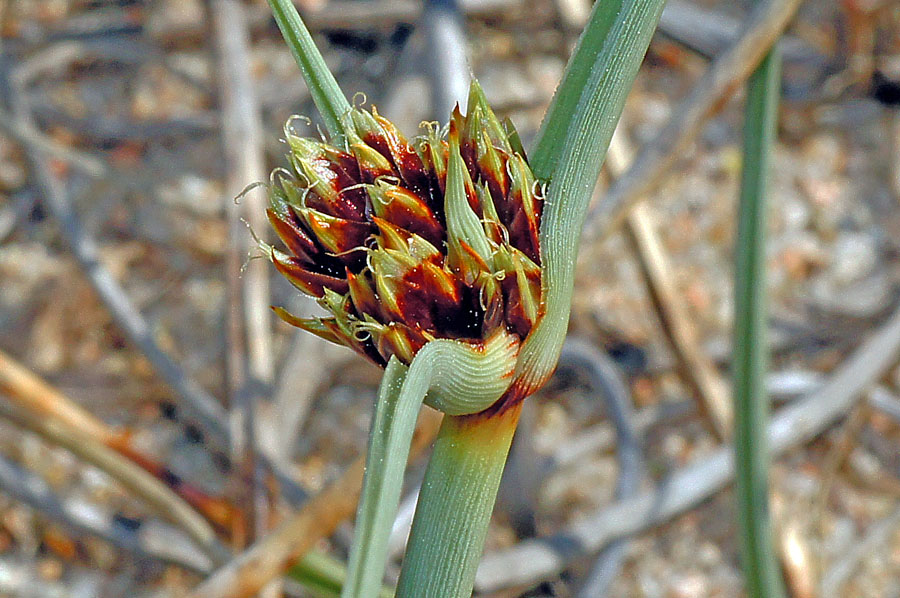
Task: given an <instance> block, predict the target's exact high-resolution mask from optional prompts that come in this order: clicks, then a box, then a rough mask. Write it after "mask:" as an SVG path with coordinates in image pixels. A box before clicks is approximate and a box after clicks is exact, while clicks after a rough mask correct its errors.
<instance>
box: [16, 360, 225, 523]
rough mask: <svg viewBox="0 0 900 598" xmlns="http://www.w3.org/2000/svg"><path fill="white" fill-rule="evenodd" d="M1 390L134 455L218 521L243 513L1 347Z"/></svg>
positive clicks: (40, 413)
mask: <svg viewBox="0 0 900 598" xmlns="http://www.w3.org/2000/svg"><path fill="white" fill-rule="evenodd" d="M0 391H2V392H3V393H4V394H5V395H6V396H7V398H8V399H9V400H10V401H11V402H12V403H13V404H15V405H16V406H17V407H20V408H21V409H24V410H26V411H28V412H29V413H32V414H34V415H35V416H37V417H41V418H52V419H55V420H57V421H59V422H60V423H61V424H63V425H65V426H68V427H69V428H71V429H72V430H75V431H76V432H79V433H81V434H83V435H85V436H87V437H89V438H92V439H94V440H95V441H97V442H99V443H101V444H104V445H106V446H107V447H109V448H111V449H113V450H115V451H117V452H119V453H121V454H122V455H123V456H125V457H127V458H129V459H131V460H132V461H134V462H135V463H136V464H138V465H139V466H140V467H142V468H143V469H145V470H146V471H148V472H149V473H151V474H153V475H154V476H155V477H157V478H158V479H160V480H162V481H164V482H166V483H167V484H169V485H171V486H172V489H173V491H175V492H176V493H177V494H178V495H179V496H180V497H181V498H183V499H184V500H185V501H187V502H188V503H189V504H190V505H191V506H192V507H194V508H195V509H197V510H198V511H200V512H201V513H203V515H205V516H206V517H207V518H209V519H210V520H211V521H213V522H214V523H216V524H217V525H220V526H223V527H227V526H228V525H230V522H231V521H232V520H233V519H234V518H235V517H241V516H242V514H241V513H240V512H238V511H237V510H236V509H235V508H234V507H232V506H231V505H230V504H227V503H225V502H224V501H222V500H219V499H216V498H213V497H211V496H208V495H207V494H205V493H204V492H202V491H201V490H199V489H198V488H195V487H193V486H192V485H190V484H189V483H187V482H184V481H183V480H180V479H178V478H177V477H176V476H175V475H174V474H172V473H171V472H170V471H169V470H168V469H167V468H166V467H165V466H163V465H161V464H159V463H157V462H156V461H154V460H153V459H150V458H149V457H147V456H146V455H144V454H143V453H141V452H139V451H137V450H135V449H134V447H133V446H132V444H131V442H130V438H129V435H128V433H127V432H125V431H119V430H116V429H115V428H113V427H112V426H110V425H108V424H107V423H106V422H104V421H101V420H100V419H98V418H96V417H94V416H93V415H92V414H91V413H89V412H88V411H87V410H85V409H84V408H82V407H81V406H80V405H77V404H75V403H74V402H72V400H71V399H69V398H68V397H66V396H65V395H63V394H62V393H61V392H60V391H59V390H57V389H56V388H54V387H53V386H51V385H50V384H48V383H47V382H45V381H44V380H42V379H41V378H40V377H39V376H37V375H36V374H34V373H33V372H31V371H30V370H28V369H27V368H26V367H24V366H22V365H21V364H19V363H18V362H16V361H15V360H14V359H13V358H11V357H10V356H9V355H6V354H5V353H3V352H2V351H0Z"/></svg>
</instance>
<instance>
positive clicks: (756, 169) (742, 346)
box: [734, 49, 785, 598]
mask: <svg viewBox="0 0 900 598" xmlns="http://www.w3.org/2000/svg"><path fill="white" fill-rule="evenodd" d="M780 75H781V60H780V56H779V54H778V51H777V49H775V50H772V51H771V52H770V54H769V55H768V56H766V58H764V59H763V61H762V63H760V65H759V67H757V69H756V71H755V72H754V73H753V75H751V77H750V79H749V80H748V82H747V104H746V109H745V119H746V120H745V125H744V169H743V173H742V177H741V197H740V206H739V210H738V232H737V249H736V265H735V269H736V272H735V330H734V343H735V345H734V401H735V434H734V442H735V453H736V454H735V459H736V461H735V463H736V468H737V485H736V489H737V502H738V505H737V506H738V519H739V524H740V530H741V548H742V556H743V567H744V578H745V582H746V585H747V595H748V596H750V597H751V598H781V597H783V596H784V595H785V593H784V587H783V582H782V578H781V572H780V569H779V566H778V560H777V558H776V555H775V550H774V548H773V544H772V525H771V517H770V513H769V497H768V468H769V446H768V437H767V435H766V430H767V425H766V424H767V421H768V406H769V402H768V399H767V397H766V392H765V384H764V381H765V372H766V368H767V358H768V356H767V343H766V276H765V274H766V271H765V240H766V202H765V199H766V188H767V180H768V175H769V170H770V163H771V148H772V142H773V140H774V137H775V127H776V122H777V109H778V95H779V91H780Z"/></svg>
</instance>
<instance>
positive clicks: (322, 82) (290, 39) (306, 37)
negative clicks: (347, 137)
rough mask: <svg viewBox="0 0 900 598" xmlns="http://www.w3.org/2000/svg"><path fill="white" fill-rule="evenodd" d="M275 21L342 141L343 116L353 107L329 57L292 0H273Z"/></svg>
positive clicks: (329, 126) (330, 129)
mask: <svg viewBox="0 0 900 598" xmlns="http://www.w3.org/2000/svg"><path fill="white" fill-rule="evenodd" d="M269 6H271V7H272V14H273V15H274V16H275V22H276V23H278V28H279V29H281V35H282V36H284V41H285V42H287V45H288V48H290V50H291V54H293V55H294V60H296V61H297V65H298V66H299V67H300V71H301V72H302V73H303V78H304V79H305V80H306V85H307V87H309V92H310V94H312V98H313V101H314V102H315V103H316V107H317V108H318V109H319V112H320V113H321V114H322V120H324V121H325V127H326V128H327V129H328V133H329V134H330V135H331V136H332V137H333V138H335V140H336V141H338V142H340V140H341V139H342V138H343V135H344V127H343V125H342V124H341V117H343V115H344V114H346V113H347V112H348V111H349V110H350V103H349V102H347V97H346V96H345V95H344V92H343V91H341V88H340V87H339V86H338V84H337V81H335V79H334V76H333V75H332V74H331V71H329V70H328V66H327V65H326V64H325V59H324V58H322V54H320V53H319V49H318V48H316V44H315V42H313V39H312V36H311V35H310V34H309V30H308V29H307V28H306V25H304V24H303V19H301V18H300V14H299V13H298V12H297V9H296V8H295V7H294V4H293V2H291V0H269Z"/></svg>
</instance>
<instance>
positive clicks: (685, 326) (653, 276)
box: [607, 126, 733, 440]
mask: <svg viewBox="0 0 900 598" xmlns="http://www.w3.org/2000/svg"><path fill="white" fill-rule="evenodd" d="M624 136H625V132H624V130H623V129H622V127H621V126H620V127H619V128H618V130H617V131H616V134H615V135H613V138H612V142H611V143H610V145H609V151H608V153H607V166H608V168H609V170H610V171H611V172H612V174H613V175H615V176H618V175H620V174H621V173H622V172H624V171H625V169H626V168H627V166H628V163H629V162H631V156H630V154H631V150H630V148H629V147H628V143H627V141H626V139H625V137H624ZM625 231H626V233H627V234H628V237H629V240H630V242H631V244H632V247H633V248H634V253H635V255H636V256H637V258H638V263H639V264H640V267H641V272H643V274H644V282H646V284H647V290H648V292H649V294H650V298H651V299H652V301H653V306H654V307H655V308H656V314H657V316H658V317H659V321H660V323H661V324H662V329H663V332H664V333H665V335H666V338H667V339H668V340H669V343H670V344H671V346H672V348H673V349H674V351H675V355H676V357H677V363H678V370H679V372H680V373H681V376H682V377H683V378H684V380H686V381H687V382H688V384H689V385H690V386H691V388H692V389H693V391H694V392H695V393H696V396H697V398H698V399H699V400H700V407H701V411H702V412H703V413H704V415H705V416H706V421H707V422H708V423H709V424H710V427H711V428H712V430H713V431H714V432H715V433H716V435H717V436H718V437H719V439H720V440H724V439H726V438H728V437H729V436H730V435H731V421H732V418H733V414H732V406H731V397H730V393H729V392H728V388H727V387H726V385H725V383H724V382H723V381H722V378H721V377H720V376H719V374H718V372H716V368H715V366H714V365H713V363H712V360H711V359H710V358H709V357H708V356H707V355H706V354H705V353H704V352H703V350H702V349H701V348H700V343H699V340H698V339H697V334H696V331H695V328H694V325H693V324H692V323H691V318H690V315H689V314H688V312H687V308H686V306H685V304H684V301H683V300H682V295H681V294H680V293H679V292H678V286H677V284H676V283H675V280H674V278H673V276H672V266H671V264H670V263H669V258H668V257H667V256H666V252H665V249H664V248H663V245H662V241H661V240H660V238H659V235H658V234H657V232H656V222H655V221H654V218H653V212H652V211H651V210H650V208H649V207H648V206H647V204H646V203H645V202H637V203H635V204H634V206H633V207H632V208H631V211H630V212H629V213H628V215H627V216H626V219H625Z"/></svg>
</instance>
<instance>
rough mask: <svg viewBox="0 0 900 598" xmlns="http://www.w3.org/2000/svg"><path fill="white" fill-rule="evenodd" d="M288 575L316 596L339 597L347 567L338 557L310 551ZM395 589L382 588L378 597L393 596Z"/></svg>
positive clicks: (344, 581)
mask: <svg viewBox="0 0 900 598" xmlns="http://www.w3.org/2000/svg"><path fill="white" fill-rule="evenodd" d="M287 575H288V577H290V578H292V579H294V580H295V581H297V582H299V583H301V584H303V587H304V588H305V589H306V590H308V591H310V592H311V593H312V594H313V595H315V596H320V597H322V598H325V597H328V598H337V597H338V596H340V595H341V588H343V587H344V584H345V583H346V581H347V567H346V566H345V565H344V563H343V562H341V561H339V560H338V559H336V558H334V557H332V556H329V555H327V554H323V553H321V552H308V553H306V556H305V557H303V558H302V559H301V560H300V562H298V563H297V564H296V565H294V566H293V567H291V568H290V570H288V572H287ZM393 595H394V592H393V590H391V589H389V588H382V589H381V591H380V592H379V594H378V598H392V597H393Z"/></svg>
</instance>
